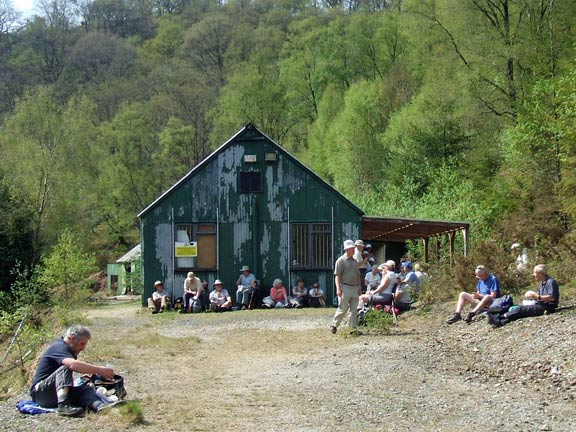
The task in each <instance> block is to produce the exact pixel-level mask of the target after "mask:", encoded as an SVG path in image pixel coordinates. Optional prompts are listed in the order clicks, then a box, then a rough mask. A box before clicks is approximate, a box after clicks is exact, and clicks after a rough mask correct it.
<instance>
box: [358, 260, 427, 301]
mask: <svg viewBox="0 0 576 432" xmlns="http://www.w3.org/2000/svg"><path fill="white" fill-rule="evenodd" d="M414 267H416V268H417V269H418V271H419V273H420V275H418V273H417V272H416V270H414V268H413V266H412V262H411V261H402V262H401V263H400V273H396V271H395V269H396V263H395V262H394V261H393V260H388V261H386V262H385V263H383V264H380V265H379V266H376V265H373V266H371V268H370V270H369V271H368V272H366V275H365V276H364V286H365V287H366V288H365V292H364V293H363V294H362V295H361V296H360V297H359V301H358V310H359V312H365V311H366V308H367V307H368V306H376V307H378V308H380V307H382V306H392V307H394V308H395V310H397V311H398V312H404V311H407V310H409V309H410V305H411V304H412V302H413V301H414V297H415V296H417V295H418V294H419V293H420V287H421V285H423V284H424V283H426V282H427V281H428V276H427V275H426V274H425V273H423V272H422V271H420V267H419V266H418V265H416V266H414Z"/></svg>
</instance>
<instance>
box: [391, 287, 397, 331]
mask: <svg viewBox="0 0 576 432" xmlns="http://www.w3.org/2000/svg"><path fill="white" fill-rule="evenodd" d="M392 319H393V321H394V324H395V325H396V327H398V317H397V316H396V304H395V303H394V294H392Z"/></svg>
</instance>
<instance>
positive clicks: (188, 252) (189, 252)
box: [174, 242, 198, 258]
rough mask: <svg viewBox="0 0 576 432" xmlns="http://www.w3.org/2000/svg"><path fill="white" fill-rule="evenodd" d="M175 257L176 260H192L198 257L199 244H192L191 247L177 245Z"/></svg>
mask: <svg viewBox="0 0 576 432" xmlns="http://www.w3.org/2000/svg"><path fill="white" fill-rule="evenodd" d="M174 256H175V257H176V258H190V257H196V256H198V242H191V243H190V244H189V245H182V244H180V245H178V244H177V245H176V246H175V252H174Z"/></svg>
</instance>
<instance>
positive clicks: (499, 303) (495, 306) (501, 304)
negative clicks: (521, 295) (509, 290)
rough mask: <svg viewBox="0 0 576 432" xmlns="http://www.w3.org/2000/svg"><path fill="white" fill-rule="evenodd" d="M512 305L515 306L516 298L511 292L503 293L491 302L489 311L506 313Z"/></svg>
mask: <svg viewBox="0 0 576 432" xmlns="http://www.w3.org/2000/svg"><path fill="white" fill-rule="evenodd" d="M511 306H514V300H513V299H512V296H511V295H510V294H506V295H503V296H502V297H498V298H495V299H494V300H493V301H492V304H490V308H489V309H488V312H490V311H492V312H498V313H501V314H502V313H506V312H508V309H510V307H511Z"/></svg>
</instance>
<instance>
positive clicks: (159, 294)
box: [148, 280, 170, 314]
mask: <svg viewBox="0 0 576 432" xmlns="http://www.w3.org/2000/svg"><path fill="white" fill-rule="evenodd" d="M154 288H155V289H156V291H154V292H153V293H152V297H151V298H150V297H149V298H148V309H150V310H151V311H152V313H153V314H157V313H158V312H164V311H165V310H166V309H167V308H168V303H169V302H170V297H169V296H168V295H167V294H166V293H165V292H164V284H163V283H162V282H161V281H159V280H157V281H156V282H154Z"/></svg>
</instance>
